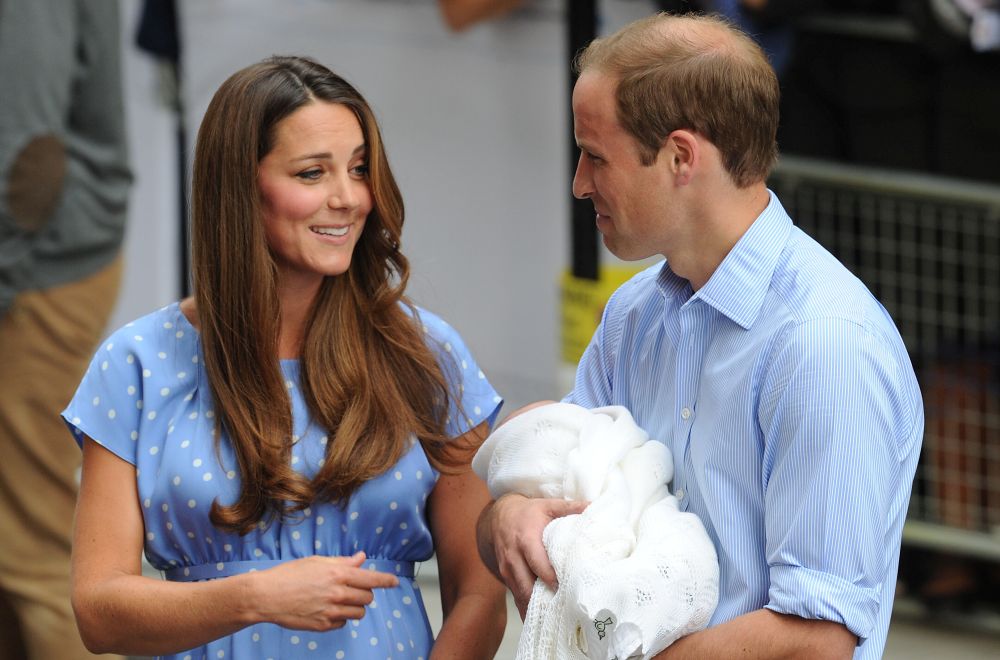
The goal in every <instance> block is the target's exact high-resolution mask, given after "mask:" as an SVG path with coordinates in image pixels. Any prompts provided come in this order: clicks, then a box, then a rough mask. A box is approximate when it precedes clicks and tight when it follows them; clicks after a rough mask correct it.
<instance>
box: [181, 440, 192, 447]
mask: <svg viewBox="0 0 1000 660" xmlns="http://www.w3.org/2000/svg"><path fill="white" fill-rule="evenodd" d="M190 444H191V441H190V440H182V441H181V449H187V448H188V446H189V445H190Z"/></svg>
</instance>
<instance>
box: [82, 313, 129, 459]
mask: <svg viewBox="0 0 1000 660" xmlns="http://www.w3.org/2000/svg"><path fill="white" fill-rule="evenodd" d="M137 338H139V339H137ZM140 341H141V335H139V334H136V332H134V331H132V329H131V328H129V327H126V328H122V329H121V330H119V331H117V332H115V333H114V334H113V335H112V336H111V337H110V338H108V339H107V340H106V341H105V342H104V343H103V344H102V345H101V347H100V348H98V349H97V353H96V354H95V355H94V357H93V359H92V360H91V362H90V366H89V367H88V368H87V372H86V374H84V376H83V380H82V381H81V382H80V385H79V387H78V388H77V390H76V394H75V395H74V396H73V399H72V400H71V401H70V402H69V405H68V406H67V407H66V410H64V411H63V413H62V417H63V420H64V421H65V422H66V424H67V425H68V426H69V429H70V431H71V432H72V433H73V437H74V438H75V439H76V442H77V444H78V445H81V446H82V444H83V437H84V436H88V437H90V438H91V439H92V440H94V441H95V442H97V443H98V444H99V445H101V446H103V447H104V448H106V449H108V450H109V451H111V452H112V453H113V454H115V455H116V456H118V457H120V458H122V459H123V460H126V461H128V462H129V463H131V464H133V465H135V464H136V451H137V443H138V439H139V433H140V431H141V429H140V426H141V421H142V414H143V411H142V405H143V366H142V358H141V355H142V353H143V352H142V351H141V350H139V347H138V345H137V344H138V342H140Z"/></svg>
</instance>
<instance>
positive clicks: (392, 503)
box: [389, 502, 399, 511]
mask: <svg viewBox="0 0 1000 660" xmlns="http://www.w3.org/2000/svg"><path fill="white" fill-rule="evenodd" d="M389 508H390V509H392V510H393V511H395V510H396V509H397V508H399V505H398V504H396V503H395V502H389Z"/></svg>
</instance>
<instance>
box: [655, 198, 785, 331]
mask: <svg viewBox="0 0 1000 660" xmlns="http://www.w3.org/2000/svg"><path fill="white" fill-rule="evenodd" d="M768 194H769V195H770V201H769V202H768V204H767V207H766V208H765V209H764V211H763V212H762V213H761V214H760V215H759V216H757V219H756V220H754V222H753V224H751V225H750V227H749V229H747V231H746V233H744V234H743V236H742V237H740V240H739V241H737V242H736V245H734V246H733V249H732V250H730V251H729V254H727V255H726V258H725V259H723V260H722V263H721V264H719V267H718V268H716V269H715V272H714V273H712V276H711V277H710V278H709V280H708V282H706V283H705V286H703V287H702V288H701V289H700V290H699V291H698V292H697V293H695V294H694V296H691V292H692V291H691V285H690V283H689V282H688V281H687V280H685V279H684V278H682V277H679V276H678V275H676V274H675V273H674V272H673V271H672V270H670V265H669V264H668V263H666V262H665V263H664V264H663V267H662V268H661V269H660V274H659V276H658V277H657V281H656V285H657V287H658V288H659V290H660V293H661V294H662V295H663V297H664V301H665V302H672V301H674V300H675V299H677V298H680V300H678V301H677V302H678V303H680V302H682V301H683V300H685V299H687V298H689V297H690V298H692V299H701V300H703V301H704V302H705V303H706V304H708V305H711V306H712V307H714V308H715V309H717V310H718V311H719V312H720V313H721V314H723V315H724V316H726V317H727V318H729V319H731V320H732V321H734V322H735V323H738V324H739V325H740V326H742V327H743V328H749V327H750V326H752V325H753V322H754V321H755V320H756V318H757V314H758V313H759V312H760V308H761V305H763V303H764V296H765V295H766V294H767V290H768V288H769V287H770V286H771V276H772V275H773V273H774V268H775V266H776V265H777V263H778V257H780V256H781V252H782V250H784V248H785V243H786V241H787V240H788V234H789V232H790V231H791V228H792V219H791V218H790V217H789V216H788V213H786V212H785V209H784V207H782V206H781V202H780V201H778V197H777V196H776V195H775V194H774V193H773V192H771V191H770V190H768Z"/></svg>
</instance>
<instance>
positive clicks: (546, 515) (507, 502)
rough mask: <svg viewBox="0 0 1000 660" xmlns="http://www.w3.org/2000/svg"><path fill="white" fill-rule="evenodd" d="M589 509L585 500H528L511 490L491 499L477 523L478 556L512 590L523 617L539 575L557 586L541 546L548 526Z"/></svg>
mask: <svg viewBox="0 0 1000 660" xmlns="http://www.w3.org/2000/svg"><path fill="white" fill-rule="evenodd" d="M586 508H587V503H586V502H572V501H566V500H558V499H529V498H527V497H524V496H523V495H518V494H515V493H511V494H508V495H504V496H503V497H501V498H500V499H498V500H495V501H493V502H491V503H490V504H489V505H488V506H487V507H486V508H485V509H483V512H482V514H480V516H479V521H478V523H477V525H476V543H477V545H478V547H479V556H480V557H481V558H482V560H483V563H484V564H486V567H487V568H489V569H490V570H491V571H492V572H493V574H494V575H496V576H497V577H498V578H500V579H501V580H502V581H503V583H504V584H506V585H507V588H508V589H510V591H511V593H512V594H513V595H514V602H515V603H516V604H517V609H518V611H519V612H520V613H521V618H522V619H524V615H525V613H526V612H527V610H528V601H529V600H531V590H532V589H533V588H534V586H535V578H536V577H538V578H541V580H542V581H543V582H545V583H546V584H547V585H549V586H550V587H552V588H553V589H555V588H556V586H557V585H556V572H555V570H554V569H553V568H552V564H551V563H550V562H549V556H548V554H547V553H546V552H545V546H543V545H542V532H543V531H544V530H545V526H546V525H548V524H549V523H550V522H552V521H553V520H555V519H556V518H560V517H562V516H568V515H570V514H574V513H582V512H583V510H584V509H586Z"/></svg>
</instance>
